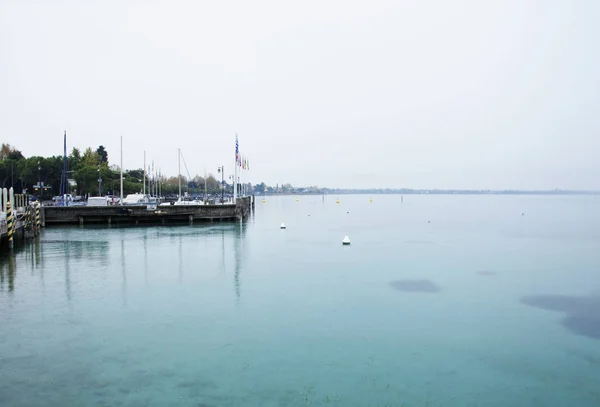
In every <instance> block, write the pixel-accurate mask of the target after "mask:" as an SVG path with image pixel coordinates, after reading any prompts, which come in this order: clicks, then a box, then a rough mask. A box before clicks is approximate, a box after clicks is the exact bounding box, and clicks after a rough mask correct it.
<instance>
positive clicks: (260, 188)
mask: <svg viewBox="0 0 600 407" xmlns="http://www.w3.org/2000/svg"><path fill="white" fill-rule="evenodd" d="M266 188H267V186H266V185H265V183H264V182H261V183H260V184H258V185H255V186H254V191H255V192H256V193H257V194H264V193H265V190H266Z"/></svg>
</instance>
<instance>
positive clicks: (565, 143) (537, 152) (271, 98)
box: [0, 0, 600, 190]
mask: <svg viewBox="0 0 600 407" xmlns="http://www.w3.org/2000/svg"><path fill="white" fill-rule="evenodd" d="M598 21H600V2H598V1H593V0H590V1H583V0H579V1H577V0H573V1H566V0H564V1H563V0H561V1H552V0H548V1H533V0H531V1H528V0H525V1H524V0H506V1H478V0H473V1H461V0H453V1H445V0H443V1H442V0H441V1H428V0H422V1H418V0H415V1H401V0H395V1H377V0H370V1H360V2H359V1H351V0H345V1H312V0H303V1H301V2H285V1H260V0H256V1H178V0H170V1H125V0H121V1H111V0H105V1H79V0H78V1H68V0H64V1H60V0H51V1H44V2H41V1H28V0H0V142H8V143H10V144H12V145H15V146H16V147H17V148H18V149H20V150H21V151H22V152H23V153H24V154H25V155H26V156H32V155H43V156H49V155H62V136H63V132H64V131H65V130H66V131H67V143H68V148H69V149H71V148H72V147H79V148H86V147H88V146H92V147H94V148H96V147H98V146H99V145H104V146H105V147H106V149H107V151H108V154H109V161H110V162H111V163H112V164H119V160H120V138H121V136H122V137H123V164H124V167H125V168H141V167H142V165H143V159H144V158H143V157H144V151H146V156H147V163H148V164H150V163H151V162H152V160H154V162H155V166H156V167H161V170H162V172H163V173H166V174H171V175H176V174H177V149H178V148H180V149H181V151H182V153H183V157H184V158H185V161H186V163H187V168H188V170H189V172H190V174H191V175H192V176H194V175H195V174H200V175H202V174H204V172H205V171H206V172H208V173H214V174H217V171H216V170H217V167H219V166H221V165H223V166H225V173H226V174H232V173H233V168H234V160H235V134H236V133H237V134H238V136H239V145H240V152H241V153H242V154H244V155H245V156H246V157H247V158H248V160H249V162H250V171H248V172H247V173H246V174H245V176H246V179H247V180H248V181H250V182H253V183H258V182H261V181H264V182H265V183H267V184H272V185H274V184H276V183H279V184H282V183H288V182H289V183H292V184H293V185H295V186H308V185H317V186H319V187H340V188H368V187H375V188H386V187H389V188H402V187H406V188H444V189H451V188H457V189H458V188H461V189H555V188H561V189H588V190H590V189H594V190H600V159H599V158H600V157H599V156H600V114H599V112H600V109H599V108H600V46H599V45H598V39H599V38H600V25H599V24H598ZM182 167H183V168H184V169H183V170H182V172H183V173H184V174H185V173H187V171H186V170H185V167H184V166H183V165H182Z"/></svg>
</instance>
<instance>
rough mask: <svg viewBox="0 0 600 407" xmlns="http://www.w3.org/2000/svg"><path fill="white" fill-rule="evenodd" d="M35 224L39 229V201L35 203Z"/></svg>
mask: <svg viewBox="0 0 600 407" xmlns="http://www.w3.org/2000/svg"><path fill="white" fill-rule="evenodd" d="M35 226H36V227H37V229H38V230H40V201H37V202H36V203H35Z"/></svg>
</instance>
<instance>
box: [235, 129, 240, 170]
mask: <svg viewBox="0 0 600 407" xmlns="http://www.w3.org/2000/svg"><path fill="white" fill-rule="evenodd" d="M239 161H240V144H239V143H238V135H237V133H235V162H236V163H238V162H239Z"/></svg>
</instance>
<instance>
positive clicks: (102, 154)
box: [96, 146, 108, 163]
mask: <svg viewBox="0 0 600 407" xmlns="http://www.w3.org/2000/svg"><path fill="white" fill-rule="evenodd" d="M96 154H98V157H99V158H100V162H103V163H108V153H107V152H106V149H105V148H104V146H100V147H98V149H97V150H96Z"/></svg>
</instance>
